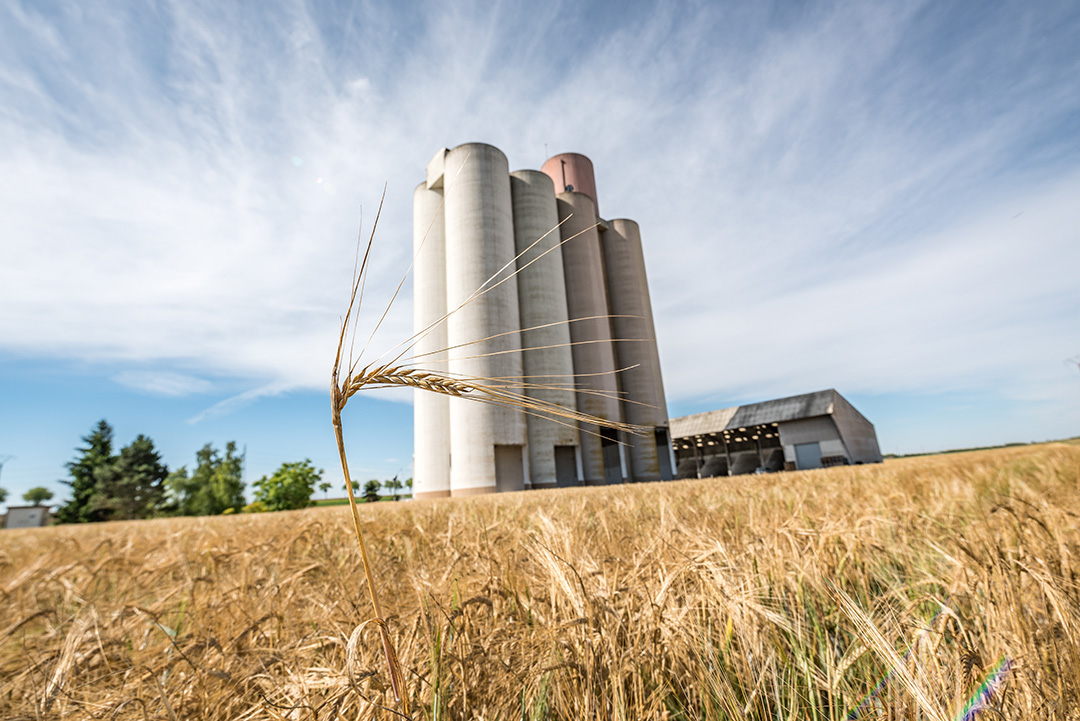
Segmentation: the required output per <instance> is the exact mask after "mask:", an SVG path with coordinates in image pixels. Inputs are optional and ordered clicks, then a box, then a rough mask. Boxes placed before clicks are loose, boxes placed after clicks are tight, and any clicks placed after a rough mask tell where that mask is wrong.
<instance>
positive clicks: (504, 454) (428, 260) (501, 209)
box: [414, 143, 672, 497]
mask: <svg viewBox="0 0 1080 721" xmlns="http://www.w3.org/2000/svg"><path fill="white" fill-rule="evenodd" d="M444 200H445V202H443V201H444ZM440 202H443V206H442V210H441V213H440V212H439V203H440ZM597 208H598V205H597V195H596V183H595V179H594V176H593V167H592V162H591V161H590V160H589V159H588V158H587V157H585V156H584V155H580V154H577V153H563V154H560V155H556V156H554V157H552V158H550V159H549V160H548V161H547V162H546V163H544V166H543V171H540V172H538V171H535V170H521V171H516V172H514V173H513V174H510V173H509V172H508V164H507V161H506V157H505V156H504V155H503V154H502V153H501V152H500V151H499V150H497V149H496V148H494V147H492V146H490V145H485V144H481V143H469V144H466V145H461V146H458V147H456V148H454V149H453V150H446V149H443V150H440V151H439V152H438V153H436V154H435V157H434V158H433V159H432V161H431V162H430V163H429V164H428V168H427V179H426V181H425V182H424V183H422V184H421V186H420V187H419V188H417V191H416V194H415V197H414V223H415V224H416V226H417V227H416V229H415V231H414V236H415V238H416V241H415V242H416V243H419V241H420V238H421V237H423V236H424V235H426V237H427V240H426V241H425V245H424V248H423V250H422V251H421V252H420V253H419V255H418V257H417V260H416V262H417V277H416V303H417V308H416V312H415V318H414V320H415V323H416V330H417V332H418V333H419V332H421V331H424V330H425V329H427V328H428V326H429V325H431V324H432V323H433V322H436V321H437V320H438V319H439V318H440V317H442V314H447V313H448V314H449V318H448V319H447V321H446V322H445V323H444V324H443V325H444V327H445V335H439V334H438V332H437V331H432V332H429V334H428V335H427V336H425V338H424V339H423V340H422V341H421V343H420V344H419V345H418V346H417V355H421V354H426V355H423V356H422V357H421V358H418V365H419V366H421V367H428V368H432V369H433V370H447V371H448V372H449V373H450V374H451V375H456V376H470V377H478V378H491V379H499V380H502V381H507V380H510V381H512V380H514V379H522V380H523V381H524V384H523V385H524V390H525V393H526V394H528V395H530V396H532V397H535V398H537V399H540V400H542V401H546V402H549V403H555V404H557V405H560V406H563V407H566V408H567V409H570V410H574V409H575V408H576V410H578V411H581V412H583V413H586V414H588V415H592V416H596V417H599V418H602V419H605V420H610V421H616V422H627V423H631V424H634V425H638V426H642V427H645V428H647V429H652V432H647V431H646V432H643V433H642V434H641V435H640V436H639V435H633V434H624V433H619V432H617V431H613V430H610V429H602V428H598V427H596V426H594V425H588V424H583V425H582V426H581V427H580V428H577V427H576V426H575V425H574V424H573V423H570V424H569V425H567V424H560V423H558V422H556V421H553V420H550V419H544V418H537V417H535V416H528V417H527V421H526V416H524V415H523V414H522V413H520V412H518V411H512V410H506V409H502V408H498V407H495V406H491V405H485V404H481V403H475V402H471V401H467V400H464V399H458V398H450V399H449V400H448V401H447V399H440V400H441V402H442V405H440V404H439V402H429V401H428V400H427V398H425V397H424V396H426V395H429V394H421V393H418V394H417V403H416V406H415V413H416V421H415V430H416V444H415V449H416V450H415V454H416V455H415V472H414V488H415V489H416V495H417V497H433V496H439V495H447V494H448V493H449V494H450V495H455V496H458V495H469V494H473V493H487V492H493V491H509V490H518V489H521V488H526V487H528V488H543V487H551V486H555V485H558V486H568V485H580V484H604V483H620V482H623V481H645V480H657V479H668V478H671V476H672V473H671V467H672V462H671V455H670V454H671V450H670V447H669V444H668V442H667V426H668V422H667V411H666V408H665V401H664V389H663V381H662V379H661V376H660V363H659V355H658V353H657V351H656V334H655V331H654V328H653V320H652V306H651V303H650V302H649V291H648V284H647V280H646V276H645V264H644V257H643V254H642V249H641V237H640V233H639V230H638V227H637V224H636V223H634V222H633V221H629V220H615V221H612V222H610V223H609V222H608V221H605V220H603V219H601V218H599V217H598V211H597ZM440 223H441V224H440ZM421 225H423V226H424V227H423V228H421V227H420V226H421ZM429 226H430V231H429V230H428V227H429ZM537 241H539V242H537ZM534 244H535V245H534ZM429 249H430V256H428V255H426V254H427V253H428V252H429ZM440 254H441V256H442V261H441V263H440V260H439V258H438V257H437V256H439V255H440ZM515 255H516V256H518V257H517V258H516V261H515ZM515 268H516V269H517V270H519V271H520V273H519V275H518V276H517V277H510V274H511V273H512V272H513V271H514V269H515ZM440 273H442V274H443V277H442V279H441V280H442V284H441V285H440V278H438V277H437V276H438V275H439V274H440ZM504 279H505V280H506V282H504V283H501V284H499V281H502V280H504ZM485 288H492V290H490V291H489V292H486V293H484V294H483V295H482V296H480V297H476V296H475V293H476V292H477V291H478V290H483V289H485ZM440 294H442V295H443V300H444V302H443V303H442V304H440V302H439V297H438V296H440ZM620 316H627V317H620ZM440 344H441V345H440ZM440 348H447V349H448V350H447V352H446V354H445V356H440V355H438V354H432V352H433V351H436V350H439V349H440ZM522 348H524V351H522Z"/></svg>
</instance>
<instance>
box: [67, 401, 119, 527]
mask: <svg viewBox="0 0 1080 721" xmlns="http://www.w3.org/2000/svg"><path fill="white" fill-rule="evenodd" d="M82 441H83V443H85V444H86V446H85V447H83V448H78V449H76V450H77V451H78V453H79V455H78V456H77V457H76V458H75V460H73V461H71V462H70V463H68V464H67V469H68V474H69V475H70V476H71V480H70V481H61V483H63V484H65V485H68V486H71V500H70V501H68V502H67V503H66V504H64V505H63V506H62V507H61V508H60V510H59V511H58V512H57V514H56V518H57V520H58V521H59V522H60V523H87V522H90V521H100V520H104V519H103V516H102V515H101V514H99V513H96V512H95V510H94V509H93V508H92V505H91V501H92V499H93V496H94V493H95V490H96V487H97V476H98V475H99V474H101V473H102V472H103V471H104V470H106V469H107V468H108V466H109V465H110V464H111V463H112V462H113V454H112V444H113V429H112V426H110V425H109V424H108V422H106V421H105V419H102V420H100V421H98V424H97V426H95V427H94V429H93V430H92V431H91V432H90V434H89V435H86V436H83V438H82Z"/></svg>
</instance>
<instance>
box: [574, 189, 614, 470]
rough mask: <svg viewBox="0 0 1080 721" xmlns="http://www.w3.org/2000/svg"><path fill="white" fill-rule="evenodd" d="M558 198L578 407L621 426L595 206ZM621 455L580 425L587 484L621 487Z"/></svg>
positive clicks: (610, 435) (586, 200)
mask: <svg viewBox="0 0 1080 721" xmlns="http://www.w3.org/2000/svg"><path fill="white" fill-rule="evenodd" d="M557 198H558V209H559V220H560V221H565V222H564V223H563V224H562V226H560V231H561V235H562V239H563V240H564V241H566V242H565V243H564V245H563V246H562V252H563V274H564V276H565V278H566V305H567V310H568V311H569V314H570V319H571V323H570V338H571V340H572V341H573V343H574V346H573V354H572V355H573V358H574V372H575V373H576V374H577V378H576V381H577V387H578V392H577V407H578V410H580V411H582V412H584V413H587V414H589V415H591V416H595V417H597V418H602V419H604V420H610V421H621V420H622V414H621V409H620V402H619V398H618V393H619V386H618V378H617V377H616V374H615V371H616V369H617V367H616V364H615V351H614V348H613V347H612V344H611V324H610V322H609V319H608V315H609V313H610V311H609V310H608V301H607V291H606V283H605V281H604V258H603V253H602V251H601V249H600V234H599V232H598V231H597V219H596V211H595V207H596V206H595V203H594V202H593V200H592V198H590V197H589V196H587V195H584V194H583V193H578V192H572V193H560V194H559V195H558V196H557ZM578 319H581V320H578ZM622 455H623V454H622V446H621V445H620V444H619V434H618V433H617V432H616V431H613V430H611V429H607V428H598V427H597V426H591V425H583V426H582V428H581V460H582V469H583V472H584V478H585V482H586V483H588V484H603V483H621V482H622V481H623V479H624V478H625V475H626V474H625V472H624V469H623V459H622Z"/></svg>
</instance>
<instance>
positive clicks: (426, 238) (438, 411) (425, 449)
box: [413, 181, 450, 498]
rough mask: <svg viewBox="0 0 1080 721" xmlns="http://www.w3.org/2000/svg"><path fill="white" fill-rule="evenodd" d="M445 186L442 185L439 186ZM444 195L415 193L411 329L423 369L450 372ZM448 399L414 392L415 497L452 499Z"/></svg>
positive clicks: (424, 190)
mask: <svg viewBox="0 0 1080 721" xmlns="http://www.w3.org/2000/svg"><path fill="white" fill-rule="evenodd" d="M440 187H441V185H440ZM442 202H443V194H442V190H440V189H429V188H428V184H427V181H425V182H423V183H420V185H419V186H417V188H416V190H415V191H414V192H413V255H414V257H415V265H414V267H413V284H414V288H415V290H414V291H413V327H414V328H415V332H416V333H422V334H423V335H422V336H421V337H420V338H419V339H418V340H417V341H416V346H415V348H414V354H415V355H416V356H421V362H422V363H423V366H424V367H425V368H429V369H431V370H436V371H442V372H446V370H447V354H446V346H447V345H448V344H447V339H446V323H442V322H440V321H441V320H442V318H443V316H445V315H446V235H445V224H444V222H443V219H444V215H443V208H442ZM449 401H450V398H449V397H448V396H444V395H439V394H437V393H426V392H423V391H415V392H414V402H413V433H414V436H413V437H414V438H415V439H416V443H415V445H414V453H413V477H414V478H413V496H414V497H415V498H438V497H441V496H449V495H450V404H449Z"/></svg>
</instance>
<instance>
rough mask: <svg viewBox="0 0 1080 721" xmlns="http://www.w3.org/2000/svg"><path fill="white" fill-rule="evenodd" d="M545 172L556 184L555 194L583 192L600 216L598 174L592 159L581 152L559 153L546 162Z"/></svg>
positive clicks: (543, 171)
mask: <svg viewBox="0 0 1080 721" xmlns="http://www.w3.org/2000/svg"><path fill="white" fill-rule="evenodd" d="M540 171H541V172H542V173H545V174H546V175H547V176H548V177H549V178H551V182H553V183H554V184H555V194H556V195H559V194H560V193H582V194H584V195H587V196H589V197H590V198H591V199H592V202H593V212H594V213H595V214H596V216H597V217H600V203H599V201H597V199H596V176H595V175H594V174H593V164H592V161H591V160H589V159H588V158H587V157H585V156H584V155H582V154H581V153H559V154H558V155H553V156H552V157H550V158H548V159H547V161H545V162H544V165H543V167H542V168H540Z"/></svg>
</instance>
